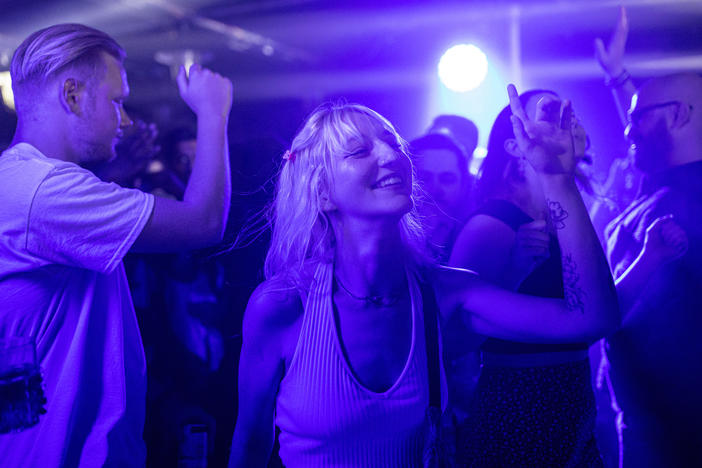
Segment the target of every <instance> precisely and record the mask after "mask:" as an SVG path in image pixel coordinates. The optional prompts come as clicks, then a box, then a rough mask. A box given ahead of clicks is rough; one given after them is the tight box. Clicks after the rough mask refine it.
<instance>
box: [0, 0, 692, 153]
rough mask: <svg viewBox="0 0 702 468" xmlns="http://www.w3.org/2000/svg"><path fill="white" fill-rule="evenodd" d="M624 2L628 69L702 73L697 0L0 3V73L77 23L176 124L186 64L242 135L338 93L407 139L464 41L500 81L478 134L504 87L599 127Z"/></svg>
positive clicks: (287, 133) (288, 130)
mask: <svg viewBox="0 0 702 468" xmlns="http://www.w3.org/2000/svg"><path fill="white" fill-rule="evenodd" d="M620 3H623V4H624V5H625V6H626V7H627V12H628V17H629V23H630V34H629V40H628V43H627V58H626V64H627V67H628V68H629V70H630V71H631V72H632V74H633V75H635V76H636V77H645V76H648V75H653V74H659V73H664V72H669V71H672V70H679V69H687V70H697V71H702V0H624V1H620V0H529V1H515V0H511V1H510V0H492V1H490V0H474V1H470V0H463V1H457V0H444V1H439V0H436V1H429V0H403V1H401V0H375V1H371V0H356V1H350V0H328V1H326V0H172V1H168V0H111V1H107V0H71V1H68V0H55V1H39V0H11V1H7V0H0V5H2V8H3V9H2V14H0V71H2V70H3V69H5V70H6V69H7V67H8V64H9V60H10V58H11V55H12V52H13V50H14V49H15V47H16V46H17V45H18V44H19V43H20V42H21V40H22V39H23V38H24V37H26V36H27V35H28V34H29V33H31V32H32V31H34V30H37V29H39V28H42V27H45V26H48V25H50V24H54V23H60V22H80V23H85V24H88V25H90V26H93V27H96V28H98V29H102V30H104V31H106V32H108V33H109V34H111V35H112V36H113V37H115V38H116V39H117V40H118V42H120V43H121V44H122V46H123V47H124V48H125V49H126V51H127V54H128V59H127V62H126V64H125V66H126V68H127V72H128V76H129V81H130V87H131V91H132V93H131V97H130V99H129V102H128V105H130V106H131V107H132V108H150V109H157V111H156V112H157V113H158V112H160V113H161V114H160V117H159V116H158V115H157V116H156V117H153V116H150V117H149V118H152V119H153V120H154V121H156V122H162V121H168V120H169V119H171V116H172V115H173V113H172V112H171V111H170V110H169V109H170V108H171V107H173V106H177V105H180V104H179V99H178V97H177V90H176V86H175V84H174V82H173V79H172V73H173V70H174V69H175V67H176V66H177V65H178V64H179V63H181V62H182V61H183V59H195V60H197V61H199V62H201V63H203V64H204V65H206V66H208V67H211V68H213V69H214V70H216V71H218V72H220V73H222V74H225V75H226V76H228V77H230V78H231V79H232V80H233V82H234V83H235V89H236V92H235V95H236V103H237V104H236V105H238V106H240V108H239V109H238V110H236V112H235V114H236V115H237V117H236V118H235V120H236V119H238V120H237V121H236V122H235V125H233V126H234V127H235V128H236V129H237V130H236V131H239V132H240V137H241V138H240V139H243V138H247V137H248V136H249V135H252V134H255V133H257V132H259V133H260V132H262V131H263V130H262V129H269V128H278V129H280V128H282V130H280V131H279V132H278V133H277V134H276V135H275V139H276V141H278V142H280V143H279V144H280V145H285V144H286V143H285V142H286V141H289V139H290V138H291V135H292V134H293V133H294V131H295V128H297V125H298V124H299V122H300V121H301V119H302V116H304V115H305V114H306V112H308V111H309V110H310V108H311V107H313V106H314V105H316V104H318V103H319V102H320V101H322V100H324V99H329V98H336V97H340V96H343V97H345V98H348V99H349V100H356V101H360V102H363V103H367V104H368V105H371V107H374V108H376V109H377V110H379V111H380V112H381V113H384V114H385V115H387V116H388V117H389V118H390V120H391V121H393V122H395V123H396V124H397V125H398V128H400V131H401V132H402V133H403V134H406V135H408V136H410V137H411V136H413V135H416V134H418V133H420V132H421V131H422V129H423V128H426V123H427V119H428V118H429V117H428V116H429V115H431V114H432V113H433V114H435V113H436V112H437V111H438V110H441V109H438V108H437V106H433V107H432V108H431V109H429V108H428V107H427V106H426V105H424V102H427V101H429V100H432V99H434V100H435V96H436V91H429V90H431V89H436V88H437V87H438V85H437V78H436V65H437V62H438V58H439V57H440V55H441V53H442V52H443V51H444V50H445V49H446V48H447V47H449V46H451V45H453V44H456V43H460V42H472V43H475V44H477V45H479V46H480V47H481V48H482V49H483V50H484V51H485V52H486V54H487V55H488V57H489V61H490V64H491V67H493V68H494V69H496V70H498V71H499V74H500V75H501V81H502V84H500V87H499V89H498V90H497V93H499V94H492V95H491V94H489V93H488V92H487V91H485V90H481V89H480V88H479V89H478V90H477V91H476V92H475V93H474V94H481V93H482V94H485V95H486V96H487V97H486V98H485V100H484V102H482V103H479V104H478V105H475V104H474V103H473V104H471V103H469V104H468V105H467V107H468V108H470V110H471V111H473V114H471V113H470V112H465V113H464V115H467V116H468V117H470V118H472V119H474V120H476V123H478V126H479V128H480V129H481V134H482V135H483V137H482V138H483V139H484V136H485V135H486V132H487V128H489V124H490V122H491V119H492V118H494V115H496V113H497V111H498V110H499V108H500V107H501V106H502V105H503V104H504V103H505V101H506V97H505V96H504V87H503V83H504V82H507V81H513V82H516V83H518V84H523V86H524V87H532V86H538V87H552V88H553V89H558V90H559V91H561V90H562V92H563V93H566V92H567V93H569V96H570V95H572V97H573V101H574V102H575V103H577V102H578V101H580V102H581V103H582V104H578V105H579V106H580V109H582V114H583V115H584V117H585V118H584V119H583V120H585V121H587V120H590V121H595V119H597V123H601V122H602V117H601V115H600V114H601V113H602V112H603V110H602V109H601V108H602V107H603V106H604V107H606V109H605V110H604V112H607V113H608V115H609V117H612V116H614V115H616V113H615V111H614V110H613V109H614V108H613V105H612V104H611V99H610V98H609V95H608V92H607V90H606V88H604V86H602V81H601V74H600V71H599V69H598V67H597V65H596V63H595V60H594V58H593V56H594V53H593V50H594V48H593V40H594V39H595V38H596V37H603V38H607V37H608V36H609V34H610V32H611V30H612V28H613V26H614V23H615V21H616V17H617V9H618V5H619V4H620ZM171 65H172V66H171ZM569 86H570V88H569ZM432 92H433V93H434V94H432ZM495 96H497V97H495ZM596 96H599V97H598V99H599V100H597V99H595V97H596ZM444 99H445V100H446V99H448V100H457V99H458V98H456V97H454V96H449V97H448V98H447V97H446V96H444ZM291 102H294V103H296V104H294V105H290V103H291ZM596 102H597V103H598V104H597V106H599V107H596V106H595V103H596ZM281 103H282V104H281ZM284 103H288V104H284ZM300 103H302V104H300ZM599 103H602V104H599ZM285 105H287V108H285V107H284V106H285ZM481 106H482V107H481ZM607 106H609V107H607ZM488 107H489V109H487V108H488ZM159 109H160V110H159ZM281 109H283V110H282V111H281ZM613 122H614V123H615V124H616V120H613ZM592 127H593V131H594V132H595V135H594V138H593V143H594V146H596V147H597V146H598V141H599V142H601V143H599V144H600V146H611V145H610V143H609V142H610V141H614V138H618V139H619V140H621V138H620V135H621V129H620V128H616V125H599V126H597V128H594V127H595V126H594V125H593V126H592ZM597 132H600V133H602V135H598V134H597ZM607 132H609V133H607Z"/></svg>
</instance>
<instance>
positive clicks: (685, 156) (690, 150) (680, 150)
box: [664, 139, 702, 170]
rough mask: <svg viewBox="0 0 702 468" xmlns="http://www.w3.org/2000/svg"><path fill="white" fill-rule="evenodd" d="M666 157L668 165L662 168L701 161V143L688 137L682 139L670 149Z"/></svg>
mask: <svg viewBox="0 0 702 468" xmlns="http://www.w3.org/2000/svg"><path fill="white" fill-rule="evenodd" d="M667 159H668V165H667V167H666V168H665V169H664V170H667V169H672V168H673V167H677V166H683V165H685V164H689V163H693V162H697V161H702V143H698V142H696V141H692V140H690V139H688V140H686V141H683V142H681V143H680V144H678V145H675V146H674V147H673V148H672V149H671V152H670V155H669V156H668V158H667Z"/></svg>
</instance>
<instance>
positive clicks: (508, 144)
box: [504, 138, 523, 158]
mask: <svg viewBox="0 0 702 468" xmlns="http://www.w3.org/2000/svg"><path fill="white" fill-rule="evenodd" d="M504 148H505V151H507V154H509V155H510V156H514V157H515V158H521V157H523V155H522V151H521V150H520V149H519V145H518V144H517V140H516V139H514V138H507V139H506V140H505V143H504Z"/></svg>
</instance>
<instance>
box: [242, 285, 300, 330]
mask: <svg viewBox="0 0 702 468" xmlns="http://www.w3.org/2000/svg"><path fill="white" fill-rule="evenodd" d="M303 310H304V309H303V304H302V299H301V295H300V289H299V288H298V287H296V286H294V285H293V284H291V283H290V282H289V281H286V280H285V279H283V278H271V279H267V280H266V281H264V282H263V283H261V284H259V285H258V287H257V288H256V289H255V290H254V292H253V293H252V294H251V297H250V298H249V303H248V305H247V306H246V313H245V314H244V328H245V329H246V328H248V329H251V328H254V329H260V328H263V329H267V330H268V331H271V332H273V331H275V330H281V329H284V328H287V327H288V326H290V325H291V324H292V323H294V322H296V321H297V320H298V319H299V317H300V316H301V315H302V313H303ZM247 325H248V326H247Z"/></svg>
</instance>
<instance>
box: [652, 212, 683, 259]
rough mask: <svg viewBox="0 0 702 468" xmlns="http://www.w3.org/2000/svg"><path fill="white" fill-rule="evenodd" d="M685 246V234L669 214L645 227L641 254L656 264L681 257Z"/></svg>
mask: <svg viewBox="0 0 702 468" xmlns="http://www.w3.org/2000/svg"><path fill="white" fill-rule="evenodd" d="M687 248H688V240H687V234H686V233H685V230H683V228H682V227H680V225H679V224H678V223H676V222H675V219H674V218H673V215H671V214H669V215H666V216H661V217H660V218H656V219H655V220H654V221H653V222H652V223H651V225H650V226H648V227H647V228H646V235H645V236H644V246H643V252H642V255H643V256H647V257H649V258H650V259H651V260H652V261H653V262H654V263H655V264H656V265H664V264H666V263H668V262H672V261H673V260H676V259H678V258H680V257H682V256H683V255H685V252H687Z"/></svg>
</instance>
